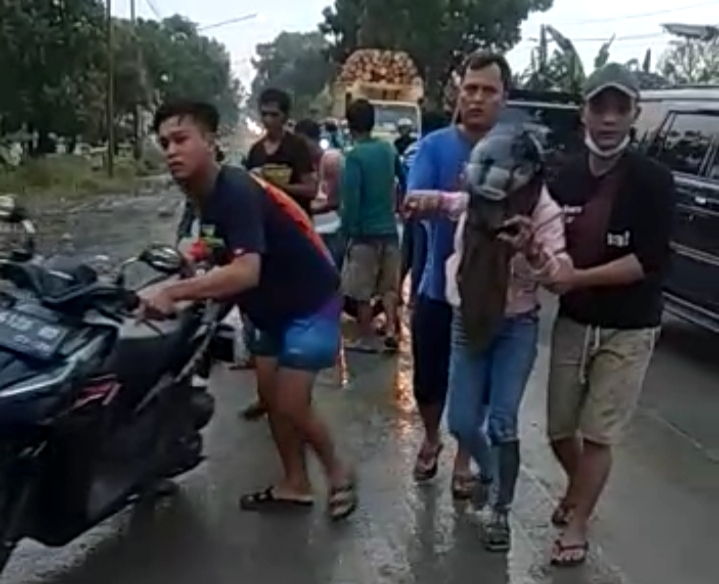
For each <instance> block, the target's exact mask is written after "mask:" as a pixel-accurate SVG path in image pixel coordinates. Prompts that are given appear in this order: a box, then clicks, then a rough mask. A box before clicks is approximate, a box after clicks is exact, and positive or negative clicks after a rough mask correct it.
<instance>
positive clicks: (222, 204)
mask: <svg viewBox="0 0 719 584" xmlns="http://www.w3.org/2000/svg"><path fill="white" fill-rule="evenodd" d="M217 126H218V114H217V111H216V110H215V108H214V107H212V106H210V105H208V104H204V103H197V102H181V103H179V102H178V103H174V104H166V105H163V106H162V107H161V108H160V109H159V110H158V111H157V112H156V114H155V120H154V130H155V132H156V133H157V135H158V137H159V141H160V145H161V147H162V149H163V151H164V153H165V157H166V160H167V165H168V168H169V170H170V172H171V174H172V176H173V178H174V179H175V181H176V182H177V183H178V185H179V186H180V187H181V188H182V190H183V191H184V192H185V194H186V195H187V196H188V198H189V199H190V200H192V201H193V203H194V204H195V205H196V208H198V209H199V210H200V217H201V235H202V237H204V238H205V240H206V241H207V242H208V243H209V244H210V247H211V248H212V249H213V256H214V259H215V260H216V261H217V263H218V264H219V266H220V267H218V268H216V269H213V270H211V271H210V272H208V273H206V274H203V275H200V276H196V277H193V278H190V279H187V280H181V281H178V282H175V283H172V284H169V285H168V286H166V287H164V288H162V289H161V290H160V291H159V292H156V293H155V294H154V295H152V296H149V297H145V298H144V299H143V304H142V307H141V315H148V316H149V315H152V316H169V315H172V313H173V312H174V310H175V304H176V303H178V302H183V301H196V300H202V299H207V298H213V299H232V300H233V301H235V302H236V303H237V305H238V306H239V308H240V310H242V311H243V312H244V313H245V314H247V315H248V317H249V318H250V319H251V320H252V322H253V324H254V325H255V326H256V327H257V329H258V334H257V335H256V336H255V338H254V346H253V347H252V352H253V354H256V355H262V356H263V357H268V358H272V359H274V360H275V362H276V367H277V368H276V378H275V382H274V384H272V386H271V387H267V388H264V391H265V393H266V395H263V396H261V397H262V399H263V401H264V402H265V403H267V404H268V408H269V419H270V426H271V429H272V434H273V437H274V440H275V444H276V446H277V449H278V452H279V455H280V458H281V461H282V466H283V469H284V478H283V479H282V480H281V481H280V482H279V483H278V484H277V485H275V486H272V487H270V488H268V489H265V490H262V491H258V492H256V493H251V494H248V495H245V496H243V497H242V499H241V506H242V508H243V509H246V510H254V511H263V510H268V509H273V510H275V509H290V508H297V507H310V506H311V505H312V504H313V497H312V491H311V485H310V482H309V478H308V476H307V471H306V467H305V458H304V444H305V443H307V444H309V445H310V446H311V447H312V449H313V450H314V451H315V453H316V454H317V456H318V457H319V459H320V462H321V463H322V465H323V467H324V469H325V472H326V474H327V479H328V483H329V498H328V512H329V515H330V517H331V518H332V519H342V518H344V517H346V516H348V515H349V514H350V513H352V512H353V511H354V509H355V508H356V505H357V494H356V485H355V481H354V477H353V475H352V473H351V471H350V470H349V468H348V467H347V466H346V465H344V464H343V463H342V462H341V461H340V460H339V459H338V457H337V455H336V454H335V449H334V445H333V441H332V439H331V437H330V435H329V432H328V430H327V428H326V426H325V424H324V423H323V422H322V420H320V419H319V417H318V416H317V414H316V413H315V412H314V411H313V409H312V407H311V400H310V393H311V391H312V386H313V384H314V380H315V377H316V375H317V373H318V372H319V371H320V370H322V369H325V368H330V367H333V366H334V363H335V357H336V355H337V351H338V349H339V343H340V311H341V300H340V296H339V275H338V273H337V271H336V269H335V267H334V264H333V262H332V260H331V258H330V256H329V252H328V251H327V249H326V248H325V246H324V244H323V243H322V240H321V239H320V238H319V236H317V235H316V234H315V232H314V230H313V226H312V223H311V220H310V219H309V218H308V217H307V215H306V214H305V213H304V212H303V211H302V209H301V208H300V207H299V206H298V205H297V204H296V203H295V202H294V201H293V200H292V199H291V198H290V197H289V196H287V195H286V194H285V193H284V192H282V191H281V190H279V189H278V188H276V187H273V186H272V185H270V184H268V183H266V182H264V181H262V179H258V178H255V177H252V176H251V175H250V174H249V173H247V172H246V171H244V170H243V169H240V168H234V167H230V166H224V167H220V166H219V165H218V164H217V162H216V161H215V134H216V131H217Z"/></svg>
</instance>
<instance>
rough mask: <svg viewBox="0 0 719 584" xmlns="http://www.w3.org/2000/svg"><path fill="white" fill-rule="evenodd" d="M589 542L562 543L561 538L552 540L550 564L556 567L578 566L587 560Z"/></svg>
mask: <svg viewBox="0 0 719 584" xmlns="http://www.w3.org/2000/svg"><path fill="white" fill-rule="evenodd" d="M588 553H589V543H588V542H586V541H585V542H583V543H571V544H568V543H563V542H562V541H561V540H559V539H558V540H557V541H555V542H554V549H553V550H552V560H551V563H552V566H556V567H558V568H571V567H574V566H579V565H581V564H583V563H584V562H586V561H587V554H588Z"/></svg>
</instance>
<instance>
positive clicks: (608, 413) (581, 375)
mask: <svg viewBox="0 0 719 584" xmlns="http://www.w3.org/2000/svg"><path fill="white" fill-rule="evenodd" d="M658 336H659V329H658V328H646V329H632V330H619V329H603V328H598V327H588V326H586V325H582V324H579V323H577V322H574V321H572V320H570V319H568V318H562V317H558V318H557V320H556V322H555V323H554V331H553V333H552V352H551V357H550V365H549V389H548V399H547V432H548V434H549V438H550V440H559V439H562V438H569V437H572V436H575V435H576V434H580V435H581V436H582V437H583V438H585V439H587V440H591V441H592V442H596V443H598V444H608V445H611V444H614V443H616V442H617V440H619V438H620V437H621V434H622V431H623V430H624V428H625V426H626V425H627V424H628V423H629V421H630V420H631V417H632V414H633V413H634V410H635V408H636V405H637V402H638V401H639V395H640V393H641V390H642V384H643V383H644V377H645V375H646V372H647V368H648V367H649V361H650V360H651V357H652V352H653V351H654V344H655V343H656V340H657V337H658Z"/></svg>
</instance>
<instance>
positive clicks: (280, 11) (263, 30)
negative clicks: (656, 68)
mask: <svg viewBox="0 0 719 584" xmlns="http://www.w3.org/2000/svg"><path fill="white" fill-rule="evenodd" d="M131 1H132V0H113V2H114V11H115V13H116V14H118V15H120V16H128V15H129V12H130V8H129V7H130V2H131ZM135 1H136V2H137V12H138V14H139V15H140V16H141V17H145V18H164V17H167V16H171V15H172V14H176V13H177V14H182V15H183V16H186V17H187V18H189V19H190V20H192V21H194V22H196V23H198V24H199V25H200V26H206V27H208V28H207V29H206V30H204V31H203V33H204V34H207V35H208V36H214V37H215V38H217V39H218V40H219V41H221V42H222V43H224V44H225V46H226V47H227V48H228V50H229V51H230V54H231V55H232V67H233V69H234V71H235V73H236V75H237V76H238V77H239V79H240V80H241V81H242V82H243V83H244V84H246V85H249V83H250V82H251V80H252V77H253V68H252V64H251V59H252V57H253V55H254V49H255V46H256V45H257V44H258V43H262V42H268V41H271V40H272V39H273V38H274V37H275V36H277V34H279V33H280V32H281V31H283V30H286V31H308V30H315V29H316V26H317V23H318V22H319V21H320V20H321V12H322V9H323V8H324V7H325V6H327V5H330V4H331V0H262V1H261V2H257V1H256V0H254V1H250V0H135ZM421 2H422V0H418V1H417V5H418V6H419V5H421ZM300 6H301V8H300ZM252 14H257V15H256V16H254V17H252V18H249V19H248V20H246V21H244V22H238V23H234V24H228V25H225V26H218V27H212V26H211V25H213V24H217V23H221V22H224V21H227V20H230V19H234V18H240V17H243V16H245V15H252ZM663 23H682V24H719V0H713V1H712V0H683V1H682V0H634V2H632V3H631V4H630V3H629V2H628V1H627V0H602V1H601V2H588V1H581V0H554V6H553V7H552V8H551V9H550V10H549V11H547V12H543V13H536V14H533V15H531V16H530V17H529V19H528V20H527V21H526V22H524V24H523V25H522V41H521V42H520V43H519V44H518V45H517V46H516V47H515V48H514V49H512V50H511V51H510V52H509V53H508V55H507V56H508V58H509V61H510V64H511V65H512V68H513V69H514V70H515V71H522V70H524V69H525V68H526V67H527V66H528V65H529V61H530V56H531V50H532V47H533V46H535V45H536V39H537V37H538V36H539V27H540V26H541V25H542V24H551V25H552V26H554V27H555V28H556V29H557V30H559V31H560V32H561V33H562V34H563V35H564V36H566V37H568V38H570V39H571V40H572V41H573V42H574V43H575V46H576V47H577V50H578V51H579V53H580V55H581V57H582V60H583V61H584V63H585V66H586V67H587V68H591V64H592V62H593V60H594V56H595V55H596V54H597V51H598V50H599V48H600V47H601V45H602V43H603V42H604V41H605V40H607V39H609V38H610V37H611V36H612V35H616V38H615V41H614V44H613V45H612V51H611V60H613V61H619V62H626V61H628V60H630V59H633V58H636V59H639V60H640V61H641V60H642V58H643V56H644V53H645V51H646V49H647V48H649V47H651V49H652V52H653V54H654V59H655V62H656V59H657V58H658V56H659V55H660V54H661V53H662V52H663V51H664V50H665V49H666V48H667V47H668V45H669V43H670V42H671V40H672V37H671V36H669V35H666V34H663V33H662V29H661V26H660V25H661V24H663Z"/></svg>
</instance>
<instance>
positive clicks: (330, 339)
mask: <svg viewBox="0 0 719 584" xmlns="http://www.w3.org/2000/svg"><path fill="white" fill-rule="evenodd" d="M341 308H342V303H341V301H340V299H339V298H336V297H333V298H332V299H331V300H330V301H329V302H327V303H326V304H325V305H324V306H323V307H322V308H321V309H320V310H318V311H317V312H315V313H313V314H310V315H307V316H301V317H297V318H295V319H293V320H291V321H290V322H288V323H287V325H286V326H285V327H283V328H282V330H280V331H278V332H265V331H261V330H259V329H253V331H252V333H251V334H250V335H248V337H249V338H247V339H246V341H247V345H248V347H247V348H248V349H249V351H250V352H251V353H252V355H255V356H257V357H272V358H274V359H277V363H278V365H279V366H280V367H284V368H287V369H300V370H302V371H316V372H319V371H321V370H322V369H328V368H330V367H333V366H334V364H335V362H336V359H337V355H338V353H339V350H340V336H341V330H340V312H341Z"/></svg>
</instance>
